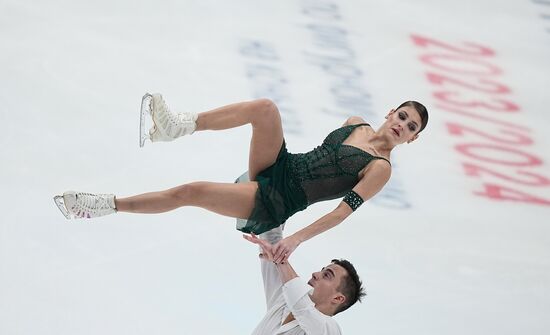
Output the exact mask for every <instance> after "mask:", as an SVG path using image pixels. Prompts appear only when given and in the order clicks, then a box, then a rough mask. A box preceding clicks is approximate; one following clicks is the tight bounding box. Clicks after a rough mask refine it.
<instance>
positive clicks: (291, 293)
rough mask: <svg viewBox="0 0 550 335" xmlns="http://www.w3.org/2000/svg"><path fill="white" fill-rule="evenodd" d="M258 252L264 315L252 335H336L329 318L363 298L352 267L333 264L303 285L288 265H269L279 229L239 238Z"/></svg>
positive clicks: (334, 324) (336, 261)
mask: <svg viewBox="0 0 550 335" xmlns="http://www.w3.org/2000/svg"><path fill="white" fill-rule="evenodd" d="M243 237H244V238H245V239H247V240H248V241H250V242H252V243H255V244H258V245H259V246H260V248H261V254H260V258H261V266H262V277H263V280H264V291H265V299H266V303H267V313H266V315H265V317H264V318H263V319H262V321H261V322H260V324H259V325H258V326H257V327H256V329H255V330H254V332H253V333H252V335H275V334H277V335H279V334H289V335H302V334H308V335H333V334H337V335H340V334H341V333H342V331H341V330H340V327H339V326H338V324H337V323H336V321H335V320H334V319H333V318H332V316H334V315H336V314H338V313H340V312H342V311H344V310H346V309H348V308H349V307H350V306H352V305H353V304H354V303H355V302H357V301H361V297H363V296H364V295H365V292H364V290H363V287H362V283H361V280H359V276H358V275H357V272H356V271H355V268H354V267H353V265H352V264H351V263H350V262H348V261H346V260H333V261H332V262H331V263H330V264H329V265H327V266H325V267H324V268H323V269H321V271H318V272H314V273H313V274H312V275H311V279H310V280H309V281H308V282H307V284H306V282H305V281H303V280H302V279H300V277H298V275H297V274H296V272H295V271H294V269H293V268H292V266H291V265H290V264H289V262H288V261H287V262H284V263H280V264H275V263H274V262H273V253H272V248H271V247H272V245H273V244H276V243H277V242H278V241H279V240H281V239H282V227H281V226H279V227H277V228H274V229H272V230H270V231H268V232H265V233H263V234H262V235H260V237H257V236H255V235H243Z"/></svg>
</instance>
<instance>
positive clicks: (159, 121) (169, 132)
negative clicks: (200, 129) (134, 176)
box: [139, 93, 198, 147]
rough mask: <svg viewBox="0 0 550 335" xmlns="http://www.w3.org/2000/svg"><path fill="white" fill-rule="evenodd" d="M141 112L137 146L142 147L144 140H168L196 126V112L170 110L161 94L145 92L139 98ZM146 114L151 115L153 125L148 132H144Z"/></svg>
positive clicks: (188, 132) (187, 132) (187, 133)
mask: <svg viewBox="0 0 550 335" xmlns="http://www.w3.org/2000/svg"><path fill="white" fill-rule="evenodd" d="M140 112H141V114H140V125H139V126H140V127H139V146H140V147H143V145H144V144H145V140H147V139H149V140H151V142H160V141H163V142H168V141H173V140H175V139H176V138H178V137H180V136H183V135H189V134H192V133H193V132H194V131H195V129H196V127H197V123H196V121H197V117H198V115H197V114H193V113H179V114H175V113H172V112H171V111H170V109H169V108H168V106H167V105H166V103H165V102H164V99H162V95H160V94H158V93H157V94H149V93H145V95H144V96H143V98H142V99H141V111H140ZM146 114H149V115H151V119H152V120H153V126H152V127H151V128H150V129H149V134H146V133H145V118H146Z"/></svg>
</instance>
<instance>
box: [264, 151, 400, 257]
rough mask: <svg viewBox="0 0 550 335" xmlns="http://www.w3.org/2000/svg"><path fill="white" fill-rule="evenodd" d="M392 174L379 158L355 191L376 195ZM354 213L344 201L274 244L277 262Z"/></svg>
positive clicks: (367, 197)
mask: <svg viewBox="0 0 550 335" xmlns="http://www.w3.org/2000/svg"><path fill="white" fill-rule="evenodd" d="M390 175H391V168H390V166H389V164H388V163H387V162H385V161H382V160H379V161H375V162H372V163H371V166H369V169H368V170H366V171H365V173H364V175H363V177H362V178H361V180H360V181H359V182H358V183H357V185H355V187H354V188H353V191H354V192H355V193H357V194H358V195H359V196H360V197H361V198H362V199H363V200H364V201H366V200H368V199H370V198H372V197H373V196H374V195H376V194H377V193H378V192H379V191H380V190H381V189H382V187H384V185H385V184H386V183H387V181H388V180H389V178H390ZM351 213H353V209H352V208H351V207H350V205H349V204H348V203H346V202H344V201H342V202H340V204H338V207H336V208H335V209H334V210H333V211H331V212H329V213H328V214H326V215H324V216H322V217H321V218H319V219H318V220H316V221H315V222H313V223H312V224H310V225H309V226H307V227H305V228H303V229H302V230H299V231H297V232H296V233H294V234H293V235H290V236H288V237H286V238H284V239H283V240H281V241H280V242H278V243H277V244H276V245H274V246H273V247H274V249H273V255H274V260H275V262H276V263H281V262H284V261H285V260H286V259H288V256H290V254H291V253H292V252H293V251H294V250H295V249H296V248H297V247H298V245H300V244H301V243H302V242H304V241H307V240H309V239H311V238H312V237H314V236H317V235H319V234H321V233H323V232H325V231H327V230H329V229H331V228H333V227H335V226H337V225H338V224H340V223H341V222H343V221H344V220H345V219H346V218H347V217H348V216H350V215H351Z"/></svg>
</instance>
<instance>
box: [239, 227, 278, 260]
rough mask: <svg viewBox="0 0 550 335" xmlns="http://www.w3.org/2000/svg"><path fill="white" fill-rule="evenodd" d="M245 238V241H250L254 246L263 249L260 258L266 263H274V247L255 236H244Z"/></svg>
mask: <svg viewBox="0 0 550 335" xmlns="http://www.w3.org/2000/svg"><path fill="white" fill-rule="evenodd" d="M243 237H244V239H245V240H247V241H250V242H252V243H254V244H257V245H259V246H260V248H261V249H262V253H261V254H260V258H261V259H263V260H266V261H273V250H272V249H273V246H272V245H271V244H270V243H269V242H268V241H266V240H262V239H261V238H258V236H256V235H254V234H250V235H246V234H243Z"/></svg>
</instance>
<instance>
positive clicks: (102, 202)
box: [53, 191, 116, 219]
mask: <svg viewBox="0 0 550 335" xmlns="http://www.w3.org/2000/svg"><path fill="white" fill-rule="evenodd" d="M53 200H54V202H55V204H56V205H57V207H58V208H59V210H60V211H61V213H63V215H65V217H66V218H67V219H71V218H72V219H82V218H86V219H91V218H95V217H99V216H103V215H107V214H113V213H116V208H115V196H114V195H113V194H91V193H82V192H74V191H68V192H65V193H63V195H62V196H61V195H57V196H55V197H54V198H53Z"/></svg>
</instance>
